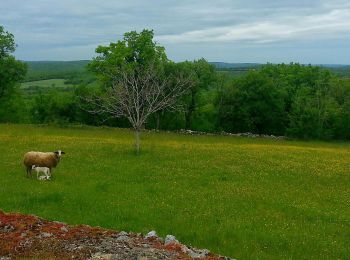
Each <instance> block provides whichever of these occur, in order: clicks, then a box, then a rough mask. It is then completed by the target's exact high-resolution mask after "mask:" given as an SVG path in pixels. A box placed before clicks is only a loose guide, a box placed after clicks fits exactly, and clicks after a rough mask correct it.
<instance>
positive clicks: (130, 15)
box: [0, 0, 350, 64]
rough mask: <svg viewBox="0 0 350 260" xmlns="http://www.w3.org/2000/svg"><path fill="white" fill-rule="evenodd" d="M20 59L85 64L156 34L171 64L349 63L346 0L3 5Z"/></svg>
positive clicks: (31, 0)
mask: <svg viewBox="0 0 350 260" xmlns="http://www.w3.org/2000/svg"><path fill="white" fill-rule="evenodd" d="M0 25H2V26H4V27H5V30H7V31H10V32H11V33H13V34H14V36H15V41H16V43H17V45H18V47H17V50H16V52H15V56H16V57H17V58H18V59H21V60H83V59H91V58H92V57H94V56H95V48H96V47H97V46H98V45H108V44H109V43H110V42H116V41H118V40H120V39H122V37H123V34H124V33H125V32H128V31H132V30H136V31H140V30H142V29H144V28H146V29H153V30H154V34H155V40H156V41H157V43H158V44H159V45H162V46H164V47H165V48H166V52H167V55H168V58H170V59H171V60H174V61H183V60H193V59H199V58H202V57H203V58H205V59H207V60H208V61H221V62H234V63H236V62H237V63H238V62H252V63H255V62H257V63H266V62H272V63H282V62H284V63H289V62H300V63H305V64H309V63H311V64H350V41H349V40H350V1H349V0H293V1H292V0H260V1H258V0H243V1H242V0H213V1H209V0H127V1H117V0H103V1H97V0H0Z"/></svg>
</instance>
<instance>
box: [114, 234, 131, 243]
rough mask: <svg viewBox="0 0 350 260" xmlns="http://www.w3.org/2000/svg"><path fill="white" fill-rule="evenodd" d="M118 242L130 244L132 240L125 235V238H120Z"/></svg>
mask: <svg viewBox="0 0 350 260" xmlns="http://www.w3.org/2000/svg"><path fill="white" fill-rule="evenodd" d="M116 240H117V241H118V242H128V241H130V240H131V238H130V237H128V236H125V235H123V236H118V237H117V239H116Z"/></svg>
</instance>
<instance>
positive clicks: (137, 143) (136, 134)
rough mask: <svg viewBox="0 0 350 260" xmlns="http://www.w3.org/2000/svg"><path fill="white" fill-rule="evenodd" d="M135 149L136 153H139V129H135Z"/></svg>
mask: <svg viewBox="0 0 350 260" xmlns="http://www.w3.org/2000/svg"><path fill="white" fill-rule="evenodd" d="M135 150H136V154H137V155H139V154H140V129H138V128H137V129H135Z"/></svg>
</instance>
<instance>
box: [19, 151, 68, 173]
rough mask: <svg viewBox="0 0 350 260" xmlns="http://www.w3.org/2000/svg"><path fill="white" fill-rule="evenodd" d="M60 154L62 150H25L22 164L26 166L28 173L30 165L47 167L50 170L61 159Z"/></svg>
mask: <svg viewBox="0 0 350 260" xmlns="http://www.w3.org/2000/svg"><path fill="white" fill-rule="evenodd" d="M61 154H64V152H62V151H57V152H48V153H43V152H33V151H32V152H27V153H26V154H25V155H24V161H23V162H24V165H25V166H26V168H27V175H28V173H30V174H31V170H32V165H36V166H39V167H47V168H49V169H50V170H51V169H52V168H55V167H56V166H57V164H58V163H59V161H60V159H61Z"/></svg>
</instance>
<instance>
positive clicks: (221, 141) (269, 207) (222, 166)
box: [0, 124, 350, 259]
mask: <svg viewBox="0 0 350 260" xmlns="http://www.w3.org/2000/svg"><path fill="white" fill-rule="evenodd" d="M0 133H1V134H0V143H1V145H0V154H1V161H2V163H1V164H0V198H1V199H0V208H1V209H2V210H4V211H6V212H10V211H11V212H22V213H28V214H36V215H39V216H41V217H44V218H48V219H52V220H57V221H63V222H67V223H69V224H82V223H83V224H89V225H94V226H102V227H106V228H113V229H116V230H126V231H133V232H142V233H144V234H145V233H147V232H149V231H150V230H156V231H157V233H159V234H160V235H161V236H163V237H164V236H165V235H167V234H173V235H175V236H176V237H177V238H178V239H179V240H180V241H181V242H184V243H186V244H189V245H192V246H195V247H198V248H208V249H209V250H211V251H213V252H217V253H220V254H223V255H228V256H231V257H233V258H236V259H325V258H326V259H347V258H348V256H349V255H350V247H349V243H350V237H349V233H350V208H349V179H350V171H349V157H350V144H349V143H340V142H337V143H331V142H328V143H324V142H312V141H308V142H297V141H282V140H279V141H276V140H267V139H250V138H234V137H223V136H186V135H177V134H172V133H157V134H156V133H147V132H143V133H142V136H143V140H144V141H143V147H144V148H143V153H142V154H141V155H140V156H139V157H135V156H134V154H133V152H132V149H131V147H130V144H131V143H133V132H131V131H129V130H125V129H115V128H102V127H99V128H95V127H84V126H83V127H66V128H57V127H48V126H28V125H8V124H4V125H0ZM33 149H35V150H39V151H52V150H54V149H62V150H64V151H65V152H66V155H65V156H64V157H63V158H62V160H61V162H60V164H59V165H58V167H57V169H55V170H54V176H55V179H54V181H47V182H40V181H38V180H36V179H27V178H26V177H25V169H24V167H23V168H22V167H20V163H21V162H22V156H23V154H24V153H25V152H26V151H30V150H33Z"/></svg>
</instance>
